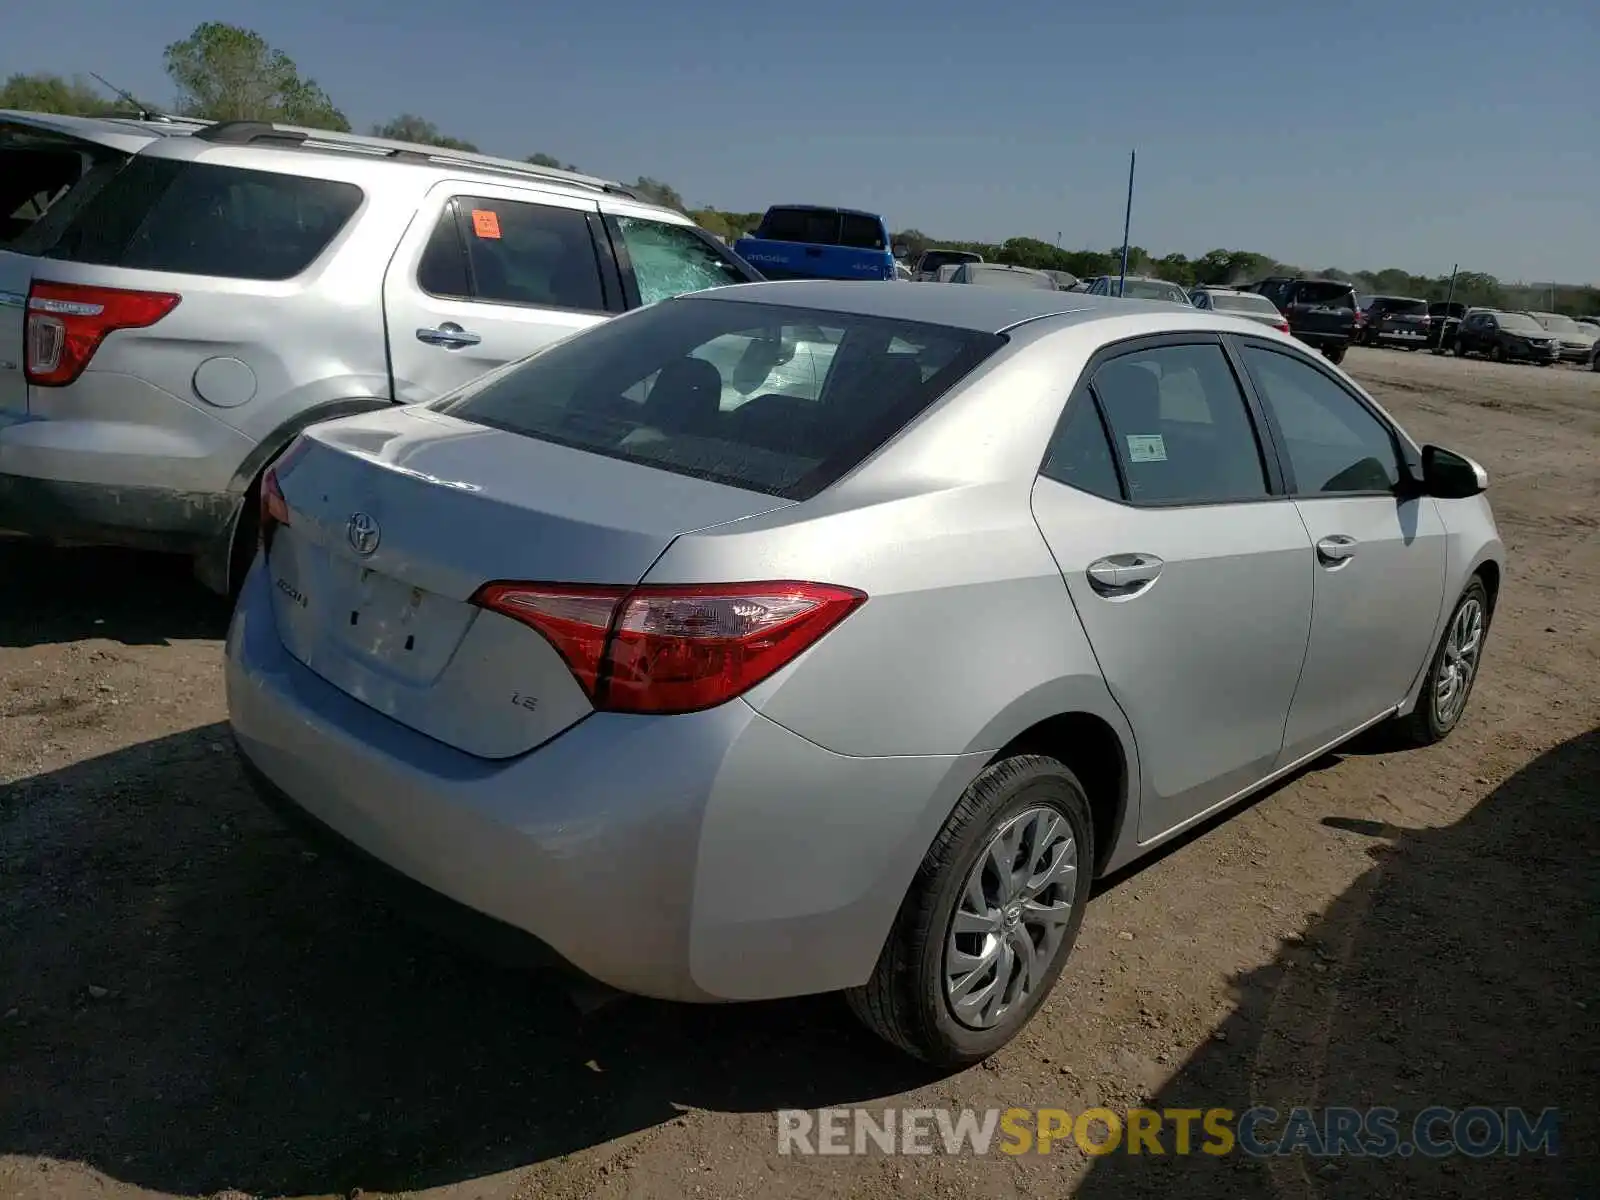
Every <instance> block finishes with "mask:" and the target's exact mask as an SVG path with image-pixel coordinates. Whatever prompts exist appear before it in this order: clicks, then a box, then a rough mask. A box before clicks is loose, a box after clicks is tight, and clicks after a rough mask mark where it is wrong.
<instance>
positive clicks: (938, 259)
mask: <svg viewBox="0 0 1600 1200" xmlns="http://www.w3.org/2000/svg"><path fill="white" fill-rule="evenodd" d="M982 261H983V255H981V254H974V253H973V252H972V251H970V250H928V251H926V252H925V253H924V254H923V255H922V258H921V259H920V260H919V261H918V263H917V270H919V271H937V270H938V269H939V268H940V267H947V266H949V265H950V264H951V263H969V262H982Z"/></svg>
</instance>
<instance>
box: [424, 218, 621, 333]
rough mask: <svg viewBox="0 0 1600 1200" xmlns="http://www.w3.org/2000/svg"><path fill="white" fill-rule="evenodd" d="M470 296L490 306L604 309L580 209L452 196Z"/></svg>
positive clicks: (586, 223)
mask: <svg viewBox="0 0 1600 1200" xmlns="http://www.w3.org/2000/svg"><path fill="white" fill-rule="evenodd" d="M455 204H456V210H457V214H458V220H460V221H461V223H462V226H463V228H464V231H465V233H466V240H467V263H468V266H469V268H470V270H471V272H472V283H473V295H474V298H476V299H478V300H487V301H490V302H492V303H496V304H524V305H530V306H533V307H537V308H570V309H577V310H579V311H582V312H601V311H603V310H604V309H605V291H604V289H603V288H602V286H601V283H600V261H599V259H598V258H597V257H596V255H595V246H594V235H593V234H592V233H590V232H589V218H588V216H587V215H586V214H585V213H584V212H583V211H582V210H580V209H576V208H557V207H554V206H552V205H547V204H525V203H523V202H522V201H519V200H491V199H487V198H485V197H482V196H457V197H456V198H455Z"/></svg>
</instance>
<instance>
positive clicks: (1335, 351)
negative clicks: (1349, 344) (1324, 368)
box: [1322, 346, 1345, 366]
mask: <svg viewBox="0 0 1600 1200" xmlns="http://www.w3.org/2000/svg"><path fill="white" fill-rule="evenodd" d="M1344 352H1345V347H1344V346H1327V347H1324V348H1323V351H1322V353H1323V356H1324V357H1325V358H1326V359H1327V360H1328V361H1329V362H1331V363H1332V364H1333V365H1334V366H1338V365H1339V364H1340V363H1342V362H1343V361H1344Z"/></svg>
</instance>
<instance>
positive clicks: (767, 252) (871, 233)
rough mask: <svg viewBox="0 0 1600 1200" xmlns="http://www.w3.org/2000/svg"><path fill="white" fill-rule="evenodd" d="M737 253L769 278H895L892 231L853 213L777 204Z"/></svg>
mask: <svg viewBox="0 0 1600 1200" xmlns="http://www.w3.org/2000/svg"><path fill="white" fill-rule="evenodd" d="M733 248H734V252H735V253H737V254H738V255H739V257H740V258H742V259H744V260H745V261H746V262H748V263H750V264H751V265H752V266H753V267H755V269H756V270H758V271H760V272H761V273H762V274H763V275H765V276H766V277H767V278H768V279H874V280H885V279H893V278H894V277H895V269H894V254H893V252H892V250H891V249H890V246H889V227H888V226H887V225H885V224H884V221H883V218H882V217H880V216H879V215H878V214H877V213H869V212H861V211H859V210H857V209H853V208H826V207H820V206H817V205H811V204H780V205H774V206H773V207H772V208H769V209H767V211H766V214H765V215H764V216H763V217H762V218H761V224H760V225H759V226H757V227H756V229H755V231H754V232H752V233H749V234H746V235H745V236H744V237H742V238H740V239H739V240H738V242H736V243H735V244H734V247H733Z"/></svg>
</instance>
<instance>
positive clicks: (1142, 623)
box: [1033, 337, 1314, 841]
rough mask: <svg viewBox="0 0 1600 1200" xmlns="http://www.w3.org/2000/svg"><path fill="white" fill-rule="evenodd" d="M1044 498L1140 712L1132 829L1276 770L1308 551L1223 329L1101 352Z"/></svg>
mask: <svg viewBox="0 0 1600 1200" xmlns="http://www.w3.org/2000/svg"><path fill="white" fill-rule="evenodd" d="M1108 434H1109V442H1110V445H1109V446H1108V444H1107V443H1108ZM1113 448H1114V449H1113ZM1033 507H1034V515H1035V517H1036V519H1037V520H1038V522H1039V527H1040V529H1041V530H1042V531H1043V533H1044V536H1045V540H1046V541H1047V542H1048V543H1049V545H1050V549H1051V551H1052V553H1053V554H1054V555H1055V558H1056V561H1057V563H1059V565H1060V567H1061V573H1062V575H1063V576H1064V577H1065V579H1066V583H1067V591H1068V594H1069V596H1070V598H1071V602H1072V605H1073V607H1074V608H1075V609H1076V610H1077V618H1078V619H1079V620H1080V621H1081V622H1082V624H1083V628H1084V631H1085V632H1086V633H1087V635H1088V638H1089V642H1090V645H1091V646H1092V647H1093V650H1094V654H1095V657H1096V659H1097V660H1098V661H1099V665H1100V669H1101V672H1102V673H1103V674H1104V676H1105V679H1106V683H1107V684H1108V686H1109V687H1110V689H1111V693H1112V695H1113V697H1114V698H1115V699H1116V701H1117V703H1118V705H1120V706H1121V708H1122V711H1123V713H1124V714H1125V715H1126V716H1127V718H1128V722H1129V724H1130V725H1131V726H1132V728H1133V732H1134V737H1135V739H1136V741H1137V748H1138V757H1139V768H1140V781H1139V795H1140V801H1139V817H1138V830H1139V839H1140V840H1141V841H1148V840H1149V839H1151V838H1153V837H1155V836H1157V835H1159V834H1161V833H1164V832H1166V831H1167V830H1169V829H1171V828H1173V827H1174V826H1177V825H1180V824H1182V823H1184V822H1186V821H1189V820H1192V819H1193V818H1195V817H1196V816H1198V815H1199V814H1200V813H1203V812H1205V811H1206V810H1207V809H1209V808H1212V807H1214V806H1215V805H1217V804H1219V803H1220V802H1222V801H1224V800H1227V799H1228V798H1230V797H1231V796H1233V795H1234V794H1236V793H1238V792H1239V791H1241V790H1243V789H1245V788H1247V787H1249V786H1250V785H1251V784H1253V783H1256V782H1258V781H1259V780H1260V779H1262V778H1263V777H1264V776H1266V775H1267V774H1268V773H1270V772H1271V770H1272V768H1273V765H1274V763H1275V762H1276V761H1277V758H1278V752H1279V750H1280V749H1281V747H1282V744H1283V724H1284V719H1285V717H1286V716H1287V715H1288V712H1289V705H1290V702H1291V700H1292V699H1293V696H1294V689H1295V681H1296V679H1297V678H1298V676H1299V673H1300V664H1301V661H1302V660H1303V658H1304V657H1305V648H1306V637H1307V632H1308V628H1309V625H1310V621H1311V588H1312V573H1313V571H1314V567H1313V566H1312V561H1311V546H1310V543H1309V542H1308V541H1307V539H1306V531H1305V526H1304V525H1303V524H1302V522H1301V520H1300V516H1299V514H1298V513H1297V512H1296V511H1295V507H1294V504H1293V503H1292V502H1291V501H1289V500H1288V499H1287V498H1285V497H1283V496H1281V495H1279V494H1277V491H1276V489H1275V488H1274V486H1273V483H1272V481H1271V479H1270V477H1269V475H1268V473H1267V470H1266V469H1265V466H1264V463H1263V458H1262V454H1261V447H1260V443H1259V441H1258V438H1257V435H1256V431H1255V428H1254V425H1253V421H1252V417H1251V414H1250V411H1249V409H1248V407H1247V405H1246V402H1245V399H1244V396H1243V394H1242V393H1241V390H1240V387H1239V384H1238V381H1237V379H1236V378H1235V376H1234V374H1233V370H1232V368H1231V367H1230V365H1229V361H1228V358H1227V356H1226V355H1225V354H1224V352H1223V349H1222V346H1221V344H1220V343H1219V342H1218V341H1217V340H1216V339H1215V338H1209V337H1200V338H1198V339H1196V338H1190V339H1187V340H1183V341H1180V342H1174V341H1172V340H1170V339H1168V340H1165V341H1162V342H1157V343H1151V344H1148V345H1145V346H1142V347H1138V348H1134V349H1129V350H1127V351H1124V352H1121V353H1119V354H1118V355H1117V356H1115V357H1112V358H1110V359H1108V360H1106V361H1104V362H1103V363H1101V364H1100V365H1099V366H1097V367H1096V368H1095V369H1094V371H1093V373H1092V375H1091V377H1090V381H1089V385H1088V386H1086V387H1083V388H1080V389H1079V391H1078V393H1077V394H1075V395H1074V396H1073V398H1072V400H1071V401H1070V402H1069V408H1068V412H1067V417H1066V420H1065V421H1064V422H1063V424H1062V426H1061V429H1060V430H1059V431H1058V433H1057V435H1056V438H1055V441H1054V443H1053V445H1052V447H1051V452H1050V456H1049V459H1048V461H1047V462H1046V465H1045V468H1044V470H1043V472H1042V477H1041V478H1040V480H1039V481H1038V483H1037V484H1036V485H1035V488H1034V496H1033ZM1068 619H1071V618H1070V617H1069V618H1068Z"/></svg>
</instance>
